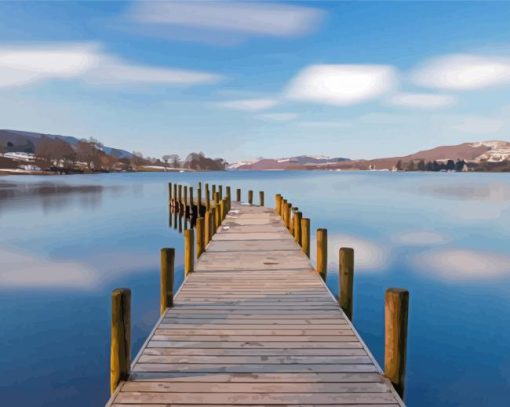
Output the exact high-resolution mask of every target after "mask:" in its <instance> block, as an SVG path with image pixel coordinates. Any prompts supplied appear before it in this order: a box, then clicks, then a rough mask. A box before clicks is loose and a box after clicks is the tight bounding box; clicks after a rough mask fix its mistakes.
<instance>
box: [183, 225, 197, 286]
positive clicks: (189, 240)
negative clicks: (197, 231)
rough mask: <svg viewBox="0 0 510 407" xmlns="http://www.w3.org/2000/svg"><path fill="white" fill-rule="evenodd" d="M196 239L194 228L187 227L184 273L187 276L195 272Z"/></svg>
mask: <svg viewBox="0 0 510 407" xmlns="http://www.w3.org/2000/svg"><path fill="white" fill-rule="evenodd" d="M194 240H195V238H194V231H193V229H186V230H185V231H184V273H185V275H186V276H187V275H188V274H189V273H192V272H193V266H194V264H193V263H194V261H195V253H194V247H193V244H194Z"/></svg>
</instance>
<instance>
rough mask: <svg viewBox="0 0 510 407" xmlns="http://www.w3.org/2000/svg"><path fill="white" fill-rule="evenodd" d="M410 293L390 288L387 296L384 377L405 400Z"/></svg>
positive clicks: (385, 307)
mask: <svg viewBox="0 0 510 407" xmlns="http://www.w3.org/2000/svg"><path fill="white" fill-rule="evenodd" d="M408 310H409V291H407V290H404V289H400V288H389V289H387V290H386V294H385V306H384V311H385V312H384V314H385V317H384V319H385V341H384V375H385V376H386V377H387V378H388V379H389V380H390V381H391V383H392V384H393V387H395V390H396V391H397V393H398V394H399V395H400V397H402V398H404V390H405V373H406V357H407V320H408Z"/></svg>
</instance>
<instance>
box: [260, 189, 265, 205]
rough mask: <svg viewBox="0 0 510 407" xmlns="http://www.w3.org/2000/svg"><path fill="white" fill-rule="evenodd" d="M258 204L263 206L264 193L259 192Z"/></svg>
mask: <svg viewBox="0 0 510 407" xmlns="http://www.w3.org/2000/svg"><path fill="white" fill-rule="evenodd" d="M259 204H260V206H264V191H259Z"/></svg>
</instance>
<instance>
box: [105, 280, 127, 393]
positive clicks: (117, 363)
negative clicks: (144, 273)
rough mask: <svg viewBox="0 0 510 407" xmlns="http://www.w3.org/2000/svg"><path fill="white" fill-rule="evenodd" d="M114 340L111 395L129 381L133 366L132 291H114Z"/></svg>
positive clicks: (111, 357) (112, 340)
mask: <svg viewBox="0 0 510 407" xmlns="http://www.w3.org/2000/svg"><path fill="white" fill-rule="evenodd" d="M111 335H112V338H111V347H110V393H111V394H113V393H114V392H115V389H116V388H117V386H118V385H119V383H120V382H121V381H123V380H127V378H128V376H129V369H130V366H131V290H130V289H129V288H117V289H115V290H113V291H112V333H111Z"/></svg>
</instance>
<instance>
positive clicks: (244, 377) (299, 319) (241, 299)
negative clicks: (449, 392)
mask: <svg viewBox="0 0 510 407" xmlns="http://www.w3.org/2000/svg"><path fill="white" fill-rule="evenodd" d="M179 189H180V187H179ZM220 190H221V189H220ZM174 191H177V189H176V188H174ZM207 191H208V189H207ZM216 194H219V193H216ZM170 195H171V196H172V195H173V194H172V188H171V186H170ZM208 195H209V192H207V193H206V196H208ZM248 197H249V201H250V202H253V192H252V191H249V192H248ZM237 199H238V200H240V192H239V190H238V192H237ZM200 200H201V198H200V199H199V200H198V201H195V200H193V198H192V200H191V201H188V202H187V203H188V204H190V203H191V206H193V205H194V204H196V205H197V206H198V209H196V210H195V212H194V210H193V208H191V209H188V208H183V207H182V203H181V202H180V200H179V202H178V198H175V195H173V197H172V198H171V206H172V207H173V208H175V209H176V210H177V211H182V213H183V215H184V216H186V215H190V214H193V213H196V214H197V215H198V217H197V219H198V220H199V221H198V222H196V225H197V226H198V227H197V228H195V229H188V230H187V231H186V232H187V233H186V234H185V238H186V245H185V246H186V247H185V251H186V254H185V263H186V264H185V268H186V279H185V282H184V283H183V285H182V287H181V288H180V290H179V291H178V292H177V294H176V295H175V297H174V296H173V256H174V252H173V249H164V250H163V251H162V288H161V299H162V301H161V304H162V306H161V312H162V313H161V318H160V319H159V321H158V322H157V324H156V326H155V328H154V329H153V331H152V332H151V334H150V335H149V337H148V339H147V341H146V342H145V344H144V345H143V346H142V348H141V350H140V351H139V353H138V355H137V356H136V358H135V359H134V361H133V362H132V363H130V361H129V359H130V358H129V354H130V332H129V331H130V328H129V326H130V321H129V314H130V305H129V304H130V292H129V290H126V289H120V290H116V291H114V294H113V297H112V307H113V308H112V312H113V313H112V397H111V399H110V400H109V402H108V403H107V406H111V407H128V406H131V407H135V406H136V407H141V406H152V407H163V406H183V407H184V406H187V407H191V406H321V405H327V406H343V407H346V406H352V407H354V406H365V407H368V406H371V407H378V406H379V407H382V406H403V405H404V403H403V401H402V399H401V397H400V396H399V393H400V394H403V383H404V381H403V380H404V371H405V347H406V346H405V345H406V334H407V302H406V301H407V298H408V297H407V292H405V291H403V290H389V291H388V292H387V296H386V333H387V335H386V355H385V356H386V359H385V365H386V368H385V371H386V375H385V373H383V371H382V370H381V369H380V368H379V366H378V364H377V362H376V361H375V359H374V357H373V356H372V355H371V353H370V351H369V349H368V348H367V346H366V345H365V344H364V342H363V341H362V339H361V338H360V336H359V335H358V333H357V332H356V330H355V329H354V327H353V325H352V323H351V322H350V320H349V318H348V316H349V317H350V316H352V280H353V252H352V249H342V250H341V251H340V263H341V281H342V284H343V286H342V290H341V291H342V296H343V298H342V299H341V300H339V299H337V298H335V297H334V296H333V295H332V293H331V292H330V291H329V289H328V288H327V286H326V284H325V283H324V279H323V278H324V277H325V273H326V271H325V266H323V265H322V264H326V258H327V253H325V252H324V250H325V249H324V248H325V247H326V245H325V243H324V240H325V239H326V238H327V235H326V234H325V232H324V230H323V229H321V231H320V232H318V233H319V234H320V239H318V246H317V247H318V250H319V251H320V253H319V254H318V257H320V259H319V262H321V265H319V267H320V268H319V267H316V268H314V267H312V265H311V264H310V259H309V257H308V255H309V250H310V248H309V244H310V243H309V242H310V236H309V233H310V231H309V225H310V222H309V220H308V219H306V218H303V217H302V215H301V212H297V211H294V217H293V218H292V219H290V216H291V215H292V210H291V208H290V207H289V205H290V204H289V203H288V202H284V200H283V198H282V197H281V196H279V195H277V196H276V202H275V206H276V208H275V209H270V208H266V207H264V206H261V205H253V204H241V203H240V202H231V197H230V188H228V195H227V197H224V198H220V197H219V196H217V197H215V201H214V202H212V203H209V202H208V203H207V209H206V203H205V202H204V205H203V210H202V202H200ZM263 200H264V195H263V193H261V194H260V201H261V202H263ZM215 207H216V208H218V210H215ZM220 207H221V208H220ZM220 209H221V210H220ZM214 214H217V216H219V217H220V221H221V222H220V223H218V225H219V227H218V228H215V227H214V226H215V225H216V223H215V222H216V221H217V220H218V219H214ZM202 215H205V216H202ZM204 219H206V221H205V223H204ZM290 225H292V228H291V227H290ZM290 230H292V234H291V233H290ZM194 232H196V234H197V236H196V237H198V238H197V239H194V237H195V234H194ZM319 240H320V241H319ZM200 242H202V243H200ZM201 245H203V247H202V248H201V247H200V246H201ZM196 252H200V256H199V257H198V259H196V260H195V253H196ZM321 256H322V257H321ZM339 304H341V306H340V305H339ZM392 383H393V384H392Z"/></svg>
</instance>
